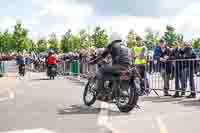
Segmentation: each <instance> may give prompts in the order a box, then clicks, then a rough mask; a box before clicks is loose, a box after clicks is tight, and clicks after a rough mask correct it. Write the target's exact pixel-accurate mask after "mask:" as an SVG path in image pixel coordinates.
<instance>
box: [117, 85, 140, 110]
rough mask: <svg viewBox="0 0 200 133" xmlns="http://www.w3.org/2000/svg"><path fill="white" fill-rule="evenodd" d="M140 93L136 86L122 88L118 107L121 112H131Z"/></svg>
mask: <svg viewBox="0 0 200 133" xmlns="http://www.w3.org/2000/svg"><path fill="white" fill-rule="evenodd" d="M138 98H139V95H138V94H137V93H136V89H134V87H131V86H130V87H128V89H126V90H122V89H120V97H119V98H118V99H117V107H118V109H119V110H120V111H121V112H124V113H128V112H130V111H131V110H132V109H133V108H134V107H135V106H136V105H137V102H138Z"/></svg>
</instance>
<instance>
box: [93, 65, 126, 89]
mask: <svg viewBox="0 0 200 133" xmlns="http://www.w3.org/2000/svg"><path fill="white" fill-rule="evenodd" d="M120 70H126V69H125V67H123V66H120V65H113V66H112V65H109V64H108V65H103V66H101V67H100V68H99V69H98V71H97V74H96V77H97V90H98V91H101V90H102V89H103V85H104V81H105V80H111V79H112V76H113V74H114V73H116V72H118V71H120Z"/></svg>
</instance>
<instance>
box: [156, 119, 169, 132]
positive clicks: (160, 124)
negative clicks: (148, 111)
mask: <svg viewBox="0 0 200 133" xmlns="http://www.w3.org/2000/svg"><path fill="white" fill-rule="evenodd" d="M156 122H157V124H158V127H159V129H160V133H168V131H167V128H166V126H165V124H164V122H163V120H162V119H161V117H157V118H156Z"/></svg>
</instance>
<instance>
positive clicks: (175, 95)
mask: <svg viewBox="0 0 200 133" xmlns="http://www.w3.org/2000/svg"><path fill="white" fill-rule="evenodd" d="M172 97H173V98H177V97H181V96H180V95H179V92H178V91H176V93H175V94H174V95H173V96H172Z"/></svg>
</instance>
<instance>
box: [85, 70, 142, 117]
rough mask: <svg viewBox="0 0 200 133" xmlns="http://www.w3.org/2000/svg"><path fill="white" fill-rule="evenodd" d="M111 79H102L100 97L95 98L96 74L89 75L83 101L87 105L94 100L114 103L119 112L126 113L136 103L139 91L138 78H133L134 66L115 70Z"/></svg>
mask: <svg viewBox="0 0 200 133" xmlns="http://www.w3.org/2000/svg"><path fill="white" fill-rule="evenodd" d="M111 79H112V80H105V81H104V88H102V91H101V92H100V93H102V97H100V98H98V99H97V95H98V93H99V92H98V91H97V89H96V88H97V86H96V80H97V79H96V75H92V76H90V77H89V78H88V82H87V84H86V86H85V88H84V93H83V101H84V103H85V105H87V106H91V105H92V104H94V103H95V101H96V100H100V101H104V102H108V103H114V104H116V105H117V107H118V109H119V110H120V111H121V112H126V113H128V112H129V111H131V110H132V109H133V108H134V107H135V106H136V105H137V102H138V99H139V95H140V91H141V90H140V80H139V79H138V80H136V78H135V67H132V68H130V69H129V70H126V71H119V72H116V73H114V74H113V76H112V78H111ZM88 95H91V97H90V96H88ZM88 98H89V99H88Z"/></svg>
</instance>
